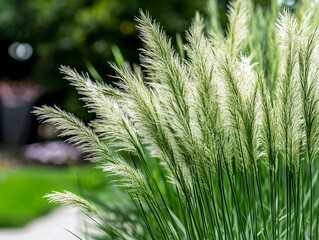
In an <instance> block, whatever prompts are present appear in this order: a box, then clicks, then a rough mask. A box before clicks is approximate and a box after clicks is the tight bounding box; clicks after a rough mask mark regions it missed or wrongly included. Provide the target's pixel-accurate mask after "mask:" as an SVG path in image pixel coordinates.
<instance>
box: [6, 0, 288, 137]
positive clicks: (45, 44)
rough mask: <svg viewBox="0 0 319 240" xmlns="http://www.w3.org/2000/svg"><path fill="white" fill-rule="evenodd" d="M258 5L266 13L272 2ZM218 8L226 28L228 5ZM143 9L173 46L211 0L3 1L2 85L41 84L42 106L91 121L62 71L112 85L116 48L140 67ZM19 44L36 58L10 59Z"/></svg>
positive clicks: (222, 1)
mask: <svg viewBox="0 0 319 240" xmlns="http://www.w3.org/2000/svg"><path fill="white" fill-rule="evenodd" d="M255 1H256V3H258V4H262V5H264V6H265V7H266V6H267V5H269V2H270V0H255ZM288 1H289V0H288ZM293 2H294V1H293ZM218 5H219V9H220V13H219V14H220V18H221V22H222V25H223V26H225V25H226V20H225V19H226V14H225V12H226V8H225V6H226V5H227V0H220V1H218ZM139 9H142V10H146V11H148V12H149V13H150V14H151V16H153V18H154V19H156V20H157V21H158V22H160V23H161V25H162V26H163V28H164V29H165V31H167V33H168V34H169V35H170V36H171V37H172V38H173V42H174V41H175V33H176V32H177V33H183V32H184V31H185V30H186V29H187V28H188V27H189V25H190V22H191V19H192V17H193V16H194V14H195V11H200V12H201V13H202V14H204V15H205V14H206V13H207V0H197V1H193V0H162V1H157V0H148V1H145V0H68V1H60V0H1V1H0V54H1V63H2V64H1V68H0V79H8V80H10V81H14V80H20V81H21V80H24V81H27V80H28V81H31V82H36V83H38V84H40V85H41V86H42V90H43V91H42V97H41V98H40V100H39V104H42V103H47V104H57V105H59V106H61V107H62V108H64V109H66V110H68V111H71V112H74V113H76V115H78V116H80V117H81V118H83V119H89V118H90V116H89V115H88V114H87V113H86V112H85V111H84V110H83V108H82V107H81V103H80V102H79V100H78V98H77V96H76V94H75V91H74V89H73V88H70V87H69V86H68V83H67V81H64V80H63V79H62V76H61V74H60V73H59V70H58V68H59V66H60V65H69V66H71V67H75V68H76V69H78V70H80V71H84V72H87V71H89V72H90V73H93V75H94V71H95V70H96V71H97V73H98V74H99V75H100V76H101V77H102V78H103V79H104V81H111V78H110V77H109V76H108V75H112V74H113V73H112V71H111V69H110V68H109V66H108V64H107V62H108V61H114V57H113V55H112V47H113V48H114V46H117V47H118V48H119V49H120V50H121V52H122V54H123V56H124V58H125V59H126V60H127V61H129V62H131V63H132V62H138V61H139V60H138V51H137V49H138V48H139V47H141V45H140V44H141V43H140V41H139V39H138V33H137V31H136V29H135V21H134V18H135V17H136V16H138V11H139ZM182 35H183V34H182ZM14 42H20V43H27V44H30V45H31V46H32V48H33V55H32V57H31V58H30V59H28V60H25V59H24V61H21V59H20V60H16V59H14V58H12V57H10V56H9V54H8V48H9V46H10V45H11V44H12V43H14ZM34 140H35V139H32V140H31V141H34Z"/></svg>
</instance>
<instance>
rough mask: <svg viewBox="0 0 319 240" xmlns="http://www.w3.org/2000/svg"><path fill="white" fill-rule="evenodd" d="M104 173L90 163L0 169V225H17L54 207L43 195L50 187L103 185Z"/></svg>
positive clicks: (77, 188) (93, 187)
mask: <svg viewBox="0 0 319 240" xmlns="http://www.w3.org/2000/svg"><path fill="white" fill-rule="evenodd" d="M109 188H111V187H108V186H107V185H106V178H105V176H104V173H103V172H101V171H100V170H97V169H92V167H91V166H82V167H66V168H58V167H56V168H53V167H48V166H29V167H24V168H15V169H0V196H1V197H0V227H18V226H22V225H24V224H26V223H27V222H29V221H30V220H32V219H34V218H36V217H39V216H40V215H43V214H45V213H47V212H49V211H50V210H51V209H53V208H54V207H56V205H54V204H50V203H49V202H48V201H47V200H46V199H45V198H43V196H44V195H45V194H48V193H50V192H52V191H62V190H69V191H73V192H75V193H81V191H84V190H87V191H88V190H89V191H90V192H97V191H101V190H102V189H103V191H106V192H110V190H109V191H108V190H107V189H109Z"/></svg>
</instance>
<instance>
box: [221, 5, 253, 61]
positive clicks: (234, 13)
mask: <svg viewBox="0 0 319 240" xmlns="http://www.w3.org/2000/svg"><path fill="white" fill-rule="evenodd" d="M252 9H253V6H252V2H251V1H249V0H237V1H232V2H231V3H230V5H229V8H228V12H227V15H228V19H229V24H228V30H227V44H228V47H229V51H230V54H231V56H233V57H236V56H237V55H238V54H239V53H240V52H241V50H242V49H243V48H244V46H245V45H246V44H247V39H248V29H249V28H248V24H249V20H250V18H251V17H252V13H253V10H252Z"/></svg>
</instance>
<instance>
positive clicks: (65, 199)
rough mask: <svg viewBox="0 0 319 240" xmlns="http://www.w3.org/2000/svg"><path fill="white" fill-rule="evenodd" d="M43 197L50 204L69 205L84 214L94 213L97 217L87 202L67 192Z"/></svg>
mask: <svg viewBox="0 0 319 240" xmlns="http://www.w3.org/2000/svg"><path fill="white" fill-rule="evenodd" d="M44 197H45V198H47V199H48V200H49V202H51V203H58V204H63V205H70V206H73V207H77V208H80V209H81V210H82V211H84V212H88V213H94V214H96V215H98V213H97V211H96V209H95V208H94V207H93V206H92V205H91V204H90V203H89V202H88V201H87V200H85V199H83V198H82V197H80V196H78V195H76V194H74V193H71V192H69V191H63V192H55V191H54V192H53V193H50V194H46V195H45V196H44Z"/></svg>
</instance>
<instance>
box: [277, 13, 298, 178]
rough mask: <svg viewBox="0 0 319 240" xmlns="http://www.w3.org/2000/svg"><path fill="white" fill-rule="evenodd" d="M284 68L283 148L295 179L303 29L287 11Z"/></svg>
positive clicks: (282, 27)
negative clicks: (298, 72)
mask: <svg viewBox="0 0 319 240" xmlns="http://www.w3.org/2000/svg"><path fill="white" fill-rule="evenodd" d="M278 32H279V42H280V49H281V53H282V54H281V56H282V60H281V66H280V69H279V70H280V72H279V83H278V85H279V86H278V88H277V89H278V92H277V94H278V96H277V99H278V107H279V109H278V114H279V118H278V120H279V126H280V133H281V135H280V145H281V148H282V150H283V154H284V155H285V156H284V159H285V160H286V162H287V165H288V167H289V168H290V170H291V171H292V172H294V174H295V176H296V174H297V173H298V171H299V159H300V155H299V153H300V149H299V148H300V146H301V144H303V142H302V132H301V104H300V95H299V92H300V83H299V81H298V80H297V76H296V72H297V71H296V69H297V67H298V66H297V64H296V61H297V49H298V45H297V44H298V41H299V36H300V29H299V25H298V23H297V21H296V19H295V18H294V17H293V16H291V14H290V13H289V12H288V11H287V10H285V11H284V12H283V13H282V14H281V15H280V17H279V21H278Z"/></svg>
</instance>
